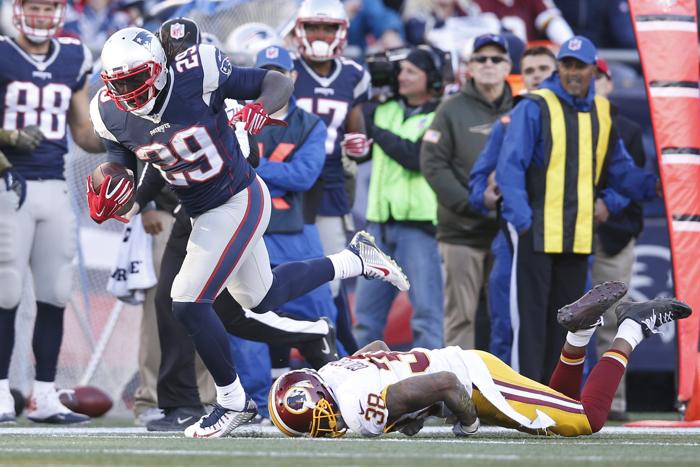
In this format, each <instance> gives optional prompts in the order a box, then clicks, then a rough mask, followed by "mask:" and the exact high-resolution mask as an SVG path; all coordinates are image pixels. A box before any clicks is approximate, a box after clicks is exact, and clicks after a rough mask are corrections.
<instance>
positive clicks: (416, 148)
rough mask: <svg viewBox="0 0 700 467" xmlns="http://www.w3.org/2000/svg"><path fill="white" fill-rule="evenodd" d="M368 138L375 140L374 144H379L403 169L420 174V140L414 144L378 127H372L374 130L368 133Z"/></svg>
mask: <svg viewBox="0 0 700 467" xmlns="http://www.w3.org/2000/svg"><path fill="white" fill-rule="evenodd" d="M368 130H369V126H368ZM368 136H369V137H370V138H372V139H374V144H378V145H379V147H380V148H382V149H383V150H384V153H385V154H386V155H387V156H389V157H391V158H392V159H394V160H395V161H396V162H398V163H399V164H401V166H402V167H404V168H405V169H408V170H412V171H414V172H420V147H421V144H422V141H421V140H420V138H419V139H418V141H416V142H413V141H411V140H408V139H404V138H402V137H400V136H398V135H396V134H394V133H392V132H391V131H388V130H384V129H382V128H377V127H376V126H372V129H371V130H369V131H368Z"/></svg>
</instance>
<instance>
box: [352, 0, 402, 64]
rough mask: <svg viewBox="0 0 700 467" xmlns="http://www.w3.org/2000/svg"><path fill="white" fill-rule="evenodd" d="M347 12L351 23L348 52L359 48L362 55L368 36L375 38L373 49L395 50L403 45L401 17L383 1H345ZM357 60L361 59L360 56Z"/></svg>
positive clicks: (365, 48)
mask: <svg viewBox="0 0 700 467" xmlns="http://www.w3.org/2000/svg"><path fill="white" fill-rule="evenodd" d="M344 6H345V11H346V12H347V15H348V20H349V21H350V26H349V27H348V50H347V52H348V53H349V54H351V55H353V56H355V54H353V53H352V52H353V51H352V48H357V49H359V51H360V55H364V53H365V51H366V50H367V47H368V45H370V44H368V42H367V36H372V37H373V38H374V41H375V42H374V44H372V46H373V48H375V49H379V51H381V50H386V49H393V48H396V47H401V46H402V45H403V34H404V27H403V23H402V22H401V17H400V16H399V15H398V14H397V13H396V12H395V11H394V10H392V9H391V8H389V7H387V6H386V5H384V4H383V3H382V0H345V2H344ZM357 58H360V56H359V55H358V56H357Z"/></svg>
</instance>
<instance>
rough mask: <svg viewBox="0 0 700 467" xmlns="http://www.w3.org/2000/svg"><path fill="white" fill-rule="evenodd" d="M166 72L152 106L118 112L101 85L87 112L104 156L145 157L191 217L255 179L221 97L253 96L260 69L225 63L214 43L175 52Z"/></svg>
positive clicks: (257, 92)
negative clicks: (157, 103) (158, 101)
mask: <svg viewBox="0 0 700 467" xmlns="http://www.w3.org/2000/svg"><path fill="white" fill-rule="evenodd" d="M169 73H170V77H169V84H168V85H167V86H166V88H165V89H164V90H163V91H161V93H166V94H165V99H164V101H163V104H162V106H161V107H160V110H159V111H158V112H157V113H155V112H154V113H152V114H151V115H148V116H146V117H143V116H138V115H135V114H132V113H129V112H123V111H121V110H119V109H118V108H117V106H116V105H115V104H114V102H112V101H111V100H110V99H109V98H108V97H106V95H105V90H104V89H102V90H101V91H100V92H99V93H98V95H97V96H95V98H94V99H93V101H92V103H91V104H90V116H91V118H92V122H93V125H94V126H95V131H97V134H98V135H100V136H101V137H102V138H103V139H104V140H105V144H106V145H107V150H108V152H109V159H110V160H114V161H120V162H122V163H124V164H127V165H131V164H130V162H132V161H133V156H134V155H135V156H136V157H138V158H139V159H141V160H142V161H144V162H147V163H151V164H152V165H153V167H155V168H157V169H159V170H160V171H161V173H162V174H163V176H164V178H165V179H166V181H167V182H168V183H169V184H170V186H171V187H172V188H173V190H174V191H175V193H176V194H177V196H178V198H180V201H181V202H182V204H183V205H184V206H185V208H186V209H187V212H188V213H189V214H190V215H191V216H193V217H194V216H197V215H199V214H201V213H203V212H206V211H208V210H210V209H213V208H215V207H217V206H220V205H221V204H223V203H225V202H226V200H228V199H229V198H231V197H232V196H233V195H235V194H236V193H238V192H239V191H241V190H243V189H245V188H246V187H247V186H248V185H249V184H250V183H251V182H252V181H253V180H254V179H255V171H254V170H253V168H252V167H251V166H250V164H248V162H247V161H246V160H245V157H244V156H243V154H242V153H241V149H240V147H239V146H238V141H237V140H236V137H235V135H234V131H233V129H231V127H229V125H228V118H227V116H226V111H225V103H224V100H225V99H226V98H233V99H254V98H257V97H258V96H259V95H260V90H261V86H262V81H263V78H264V76H265V73H267V72H266V71H265V70H261V69H256V68H237V67H232V66H231V63H230V62H229V60H228V58H226V56H225V55H224V54H222V53H221V52H220V51H219V50H218V49H216V48H215V47H214V46H211V45H204V44H203V45H199V46H193V47H190V48H189V49H187V50H186V51H184V52H182V53H181V54H179V55H178V56H176V57H175V60H174V61H173V64H172V66H171V67H170V69H169Z"/></svg>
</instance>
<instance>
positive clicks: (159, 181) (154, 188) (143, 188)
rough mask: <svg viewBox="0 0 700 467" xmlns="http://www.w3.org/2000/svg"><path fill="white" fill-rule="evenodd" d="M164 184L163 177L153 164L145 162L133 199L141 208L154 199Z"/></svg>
mask: <svg viewBox="0 0 700 467" xmlns="http://www.w3.org/2000/svg"><path fill="white" fill-rule="evenodd" d="M164 186H165V179H164V178H163V175H162V174H161V173H160V171H159V170H158V169H156V168H155V167H153V165H151V164H146V165H145V167H144V169H143V173H142V174H141V180H139V186H138V188H137V189H136V196H135V200H136V202H137V203H139V209H140V210H143V208H144V206H146V205H147V204H148V203H149V202H151V201H153V200H155V199H156V197H157V196H158V194H159V193H160V192H161V190H162V189H163V187H164Z"/></svg>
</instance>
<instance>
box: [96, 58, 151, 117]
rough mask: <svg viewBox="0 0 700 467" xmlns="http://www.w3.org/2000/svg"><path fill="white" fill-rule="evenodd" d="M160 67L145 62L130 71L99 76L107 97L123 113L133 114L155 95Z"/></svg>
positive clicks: (104, 73) (103, 73)
mask: <svg viewBox="0 0 700 467" xmlns="http://www.w3.org/2000/svg"><path fill="white" fill-rule="evenodd" d="M161 71H162V68H161V65H160V64H158V63H155V62H146V63H143V64H141V65H139V66H137V67H135V68H132V69H130V70H125V71H122V72H117V73H112V74H111V75H107V73H106V72H102V73H101V74H100V78H102V81H103V82H104V83H105V85H106V86H107V95H108V96H109V97H110V98H111V99H112V100H113V101H114V102H115V104H116V105H117V107H118V108H119V109H120V110H122V111H124V112H133V111H135V110H139V109H142V108H144V107H145V106H146V105H147V104H149V103H150V102H151V101H152V100H153V99H154V98H155V97H156V96H157V95H158V89H157V88H156V79H157V78H158V75H159V74H160V73H161Z"/></svg>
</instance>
